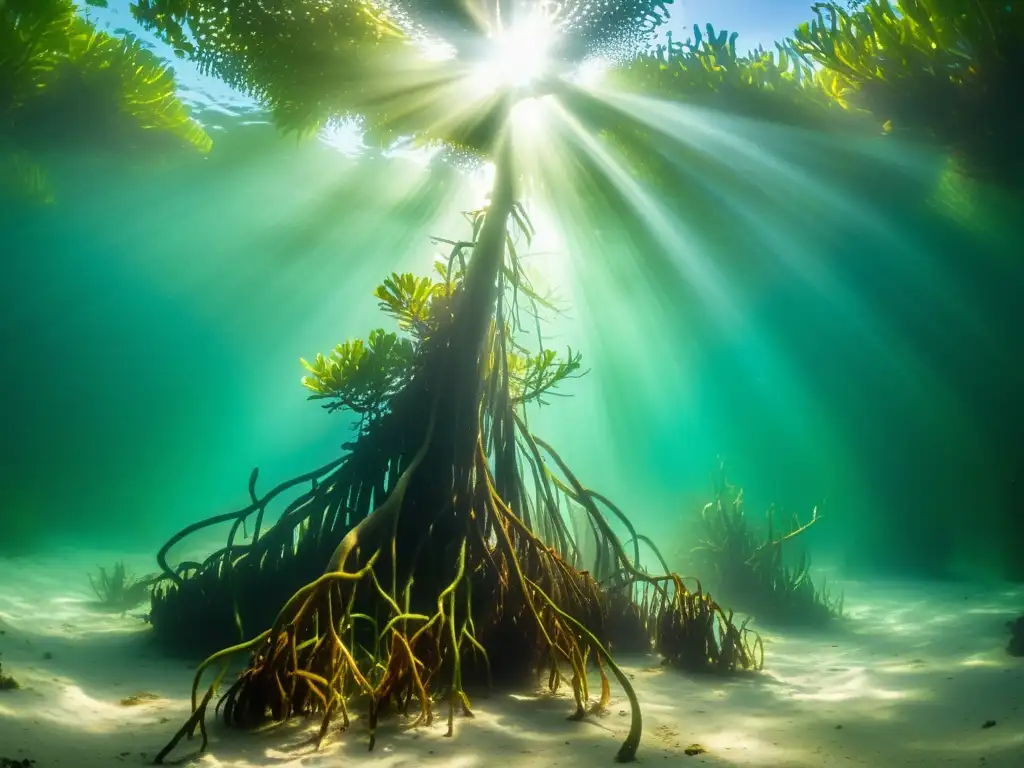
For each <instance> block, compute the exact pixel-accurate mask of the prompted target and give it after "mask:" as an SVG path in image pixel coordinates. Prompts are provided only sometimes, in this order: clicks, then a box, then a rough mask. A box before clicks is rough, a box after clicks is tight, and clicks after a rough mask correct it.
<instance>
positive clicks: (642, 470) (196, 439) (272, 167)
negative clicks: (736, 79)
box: [2, 118, 1021, 575]
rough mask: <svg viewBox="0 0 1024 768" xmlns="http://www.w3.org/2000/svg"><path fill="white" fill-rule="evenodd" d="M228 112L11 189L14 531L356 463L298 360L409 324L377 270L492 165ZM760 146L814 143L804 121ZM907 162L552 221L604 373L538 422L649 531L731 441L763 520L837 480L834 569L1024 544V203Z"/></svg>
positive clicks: (133, 515) (814, 497) (543, 268)
mask: <svg viewBox="0 0 1024 768" xmlns="http://www.w3.org/2000/svg"><path fill="white" fill-rule="evenodd" d="M233 120H234V122H233V123H232V124H231V125H230V126H229V127H228V128H227V129H226V130H225V131H224V132H223V134H222V135H220V136H219V137H218V138H219V140H218V143H217V148H216V149H215V150H214V152H213V153H212V154H211V155H210V156H209V157H208V158H203V159H197V158H186V159H183V160H181V161H180V162H178V163H175V164H172V165H171V166H166V167H145V166H140V165H139V164H136V165H135V166H134V167H132V166H127V165H125V164H123V163H121V162H120V161H119V160H118V158H116V157H71V156H61V155H60V153H59V150H57V151H55V154H56V162H55V163H51V165H53V166H55V167H57V168H58V174H59V178H58V183H59V185H60V189H61V200H60V203H59V204H58V205H56V206H52V207H31V206H30V205H28V204H25V203H23V202H19V201H8V202H7V204H6V205H5V206H4V208H3V214H2V215H3V218H4V220H3V224H4V226H3V232H4V244H5V258H4V267H3V269H4V280H3V281H2V286H3V287H2V290H3V297H2V298H3V325H4V328H5V329H8V332H7V333H6V338H7V341H6V344H7V353H6V354H5V356H4V363H3V365H4V370H3V380H4V382H5V392H6V396H5V400H4V403H5V430H4V431H5V434H7V435H8V436H9V439H8V440H7V441H5V452H6V453H7V456H6V458H5V461H4V462H3V470H2V471H3V474H4V477H3V487H4V489H5V491H6V497H7V501H6V504H5V508H6V509H7V510H9V511H10V512H11V515H10V519H9V521H8V524H7V525H8V528H7V536H6V537H5V539H4V548H5V549H7V550H13V551H19V550H21V549H22V548H23V547H29V548H32V547H38V546H44V545H45V544H44V542H45V541H46V540H48V539H57V540H67V539H68V538H71V539H73V540H76V541H79V540H82V541H89V542H92V543H97V544H98V543H110V544H114V543H117V544H118V545H122V544H123V545H124V546H129V547H133V546H135V545H138V544H139V543H141V542H155V541H158V540H161V539H162V538H164V537H166V536H167V535H169V534H170V533H172V532H173V531H174V530H176V529H177V528H179V527H182V526H183V525H184V524H186V523H187V522H189V521H192V520H194V519H196V518H198V517H202V516H206V515H207V514H212V513H213V512H215V511H218V510H221V509H223V508H225V507H227V506H232V505H235V504H238V503H240V502H242V501H244V500H245V481H246V478H247V477H248V473H249V471H250V470H251V468H252V467H253V466H259V467H260V468H261V472H262V477H263V478H266V482H268V483H269V482H271V480H273V479H274V478H281V479H283V478H284V477H287V476H291V475H292V474H297V473H299V472H300V471H301V470H304V469H305V468H307V467H310V466H313V465H315V464H318V463H321V462H322V461H325V460H326V459H327V458H329V457H331V456H332V455H334V453H335V452H336V450H337V447H338V446H339V445H340V444H341V443H342V442H344V441H345V439H346V428H345V417H344V416H339V415H328V414H326V413H325V412H323V411H322V410H321V409H320V408H318V406H317V404H316V403H311V402H307V401H306V400H305V399H304V390H303V389H302V388H301V386H300V385H299V382H298V380H299V378H300V376H301V375H302V373H303V371H302V369H301V367H300V366H299V364H298V358H299V357H300V356H304V357H311V356H313V355H314V354H315V353H316V352H317V351H321V350H324V349H327V348H329V347H330V346H333V344H335V343H337V342H339V341H342V340H344V339H346V338H350V337H355V336H363V335H365V334H366V333H367V332H368V331H369V330H370V329H371V328H373V327H378V326H379V325H386V324H387V319H386V318H382V317H380V316H379V314H378V313H377V311H376V300H375V299H374V298H373V296H372V290H373V288H374V286H375V285H376V284H377V282H378V281H379V280H380V279H382V278H383V277H384V276H385V275H386V274H387V273H389V272H390V271H392V270H398V271H403V270H415V271H418V272H423V271H426V270H428V269H429V266H430V263H431V261H432V260H433V258H434V257H435V256H436V255H437V253H438V252H439V249H438V247H437V246H434V245H432V244H431V243H430V241H429V237H430V236H431V235H440V236H448V237H460V236H464V232H463V230H462V224H461V223H460V218H459V211H460V210H462V209H465V208H467V207H470V206H471V205H472V204H473V202H475V198H474V195H476V194H478V192H477V191H476V190H477V189H478V188H479V184H478V183H477V182H476V181H475V180H474V179H473V178H472V177H470V176H465V175H463V174H461V172H459V171H457V170H453V169H444V168H442V169H440V170H439V171H438V172H435V173H434V176H433V179H434V180H435V182H436V181H437V180H438V178H441V179H442V180H441V182H440V183H439V184H438V185H437V186H436V187H434V188H430V187H427V186H421V187H420V188H421V190H422V191H421V192H419V193H418V194H417V195H416V196H414V197H413V199H411V200H410V201H407V202H406V203H404V204H403V205H402V206H401V207H395V206H394V205H391V204H388V203H387V202H380V201H388V200H393V199H394V198H395V196H396V195H397V194H398V193H397V192H396V191H395V190H399V189H402V185H409V184H410V183H412V184H416V183H418V182H416V180H417V179H423V180H425V178H426V173H427V171H426V170H425V169H424V167H423V166H422V165H421V164H419V163H417V162H414V161H412V160H405V159H384V158H375V157H361V158H353V157H350V156H348V155H347V154H346V153H343V152H339V151H337V149H336V148H335V147H333V146H330V145H328V144H327V143H324V142H318V141H316V140H312V141H309V142H306V143H303V144H301V145H296V143H295V142H294V140H289V139H281V138H278V137H277V136H276V134H275V133H274V131H273V130H272V129H271V128H270V127H269V126H266V125H260V124H258V123H255V122H254V121H253V120H252V119H251V118H248V119H246V118H234V119H233ZM243 123H252V124H243ZM759 140H760V141H761V142H762V143H761V144H760V146H761V148H762V149H763V150H764V149H766V150H768V151H770V150H771V149H772V148H777V149H778V153H777V154H776V156H780V154H781V156H783V157H785V156H786V155H785V154H784V153H789V154H790V155H791V156H793V157H795V158H796V162H797V163H799V162H800V157H799V154H796V148H795V147H794V146H793V141H792V139H791V138H789V137H788V136H787V135H786V134H785V133H783V132H777V133H776V134H772V133H771V132H767V131H765V132H762V133H761V136H760V139H759ZM866 150H870V151H872V152H877V151H879V150H878V149H877V148H873V147H868V148H866ZM824 151H825V150H821V149H819V150H816V149H815V148H814V147H813V146H810V147H809V148H808V147H807V145H805V148H804V152H805V153H806V155H807V157H808V158H809V159H810V160H812V161H814V160H815V159H816V154H815V153H824ZM884 151H885V152H888V153H889V155H890V156H891V157H890V158H888V159H886V160H885V162H886V163H889V165H888V166H887V167H888V168H889V169H890V170H889V173H890V177H889V178H888V179H887V180H886V181H885V182H884V183H874V182H871V181H870V180H869V181H868V182H867V183H866V184H862V181H861V180H854V181H850V179H848V178H846V177H844V176H843V175H842V173H841V169H840V172H834V173H833V175H831V176H829V175H828V174H826V173H817V174H811V175H809V176H808V177H807V178H808V179H810V181H808V182H807V183H802V182H801V183H796V182H794V183H793V184H792V185H791V189H790V191H789V192H787V193H785V194H784V195H783V196H782V197H781V198H779V197H777V196H773V195H772V194H769V195H766V196H763V197H761V198H758V197H757V196H756V194H753V193H752V194H751V196H750V197H748V198H747V199H740V200H738V201H736V200H734V201H732V202H731V203H730V204H729V206H722V207H721V208H719V209H718V210H719V211H721V215H720V216H719V218H718V220H717V221H714V222H713V226H709V227H706V228H704V229H702V228H701V221H700V220H696V219H690V218H688V215H687V211H686V210H685V209H677V210H672V209H670V208H668V207H666V208H665V211H666V215H667V216H670V217H671V221H672V225H671V226H672V231H671V232H670V233H669V234H668V235H665V236H663V237H662V236H659V237H661V240H660V241H659V237H655V236H652V235H651V233H650V231H647V232H644V231H643V230H642V228H641V229H638V228H637V227H633V228H632V229H627V228H626V227H625V226H623V225H622V224H621V223H617V222H615V220H614V219H612V218H609V217H602V218H601V221H602V223H603V225H602V227H600V228H598V229H597V230H594V229H589V230H588V229H587V227H586V225H585V223H580V222H579V221H577V220H574V219H572V218H571V214H569V215H568V216H567V217H566V219H565V221H566V222H567V226H566V225H564V224H563V225H561V230H562V231H560V228H559V225H558V224H556V223H555V215H553V214H548V215H547V216H546V217H544V216H542V217H541V221H544V222H546V223H547V226H548V232H547V233H546V234H545V232H544V227H543V225H541V233H540V235H539V237H540V239H539V240H538V243H537V247H536V249H535V250H537V251H539V253H538V254H536V255H535V256H532V257H531V259H532V260H528V264H530V265H532V266H531V268H532V269H534V270H535V271H537V272H539V273H540V274H541V276H542V278H543V279H545V280H547V281H548V282H552V281H557V280H559V279H562V280H565V279H566V278H568V281H567V282H565V283H563V285H562V286H556V290H557V294H558V295H559V296H560V297H562V298H563V299H564V300H565V305H566V308H567V312H566V314H565V316H564V317H559V318H555V319H554V320H553V321H552V322H551V324H550V326H549V333H550V336H551V346H553V347H555V348H560V347H561V346H562V345H564V344H570V345H572V346H573V347H574V348H577V349H579V350H581V351H582V352H583V353H584V356H585V364H586V365H587V366H588V367H589V368H590V369H591V373H590V374H589V375H588V376H587V377H585V378H583V379H581V380H578V381H573V382H569V383H568V384H567V385H566V387H567V389H566V390H565V391H566V392H567V393H571V394H572V397H571V398H567V399H556V400H555V402H554V405H553V406H552V407H550V408H547V409H544V410H543V411H542V412H541V413H539V414H538V415H537V416H536V419H537V420H536V421H535V422H534V424H535V426H536V428H537V430H538V432H539V433H540V434H542V435H544V436H545V437H546V439H549V440H550V441H553V442H555V443H556V444H557V445H558V446H560V448H561V450H562V451H563V453H564V454H565V455H566V457H567V458H568V459H569V460H570V462H571V463H572V465H573V466H574V467H575V469H576V471H577V472H578V473H579V474H580V475H581V476H582V477H584V478H590V480H588V482H590V483H591V484H592V485H594V486H595V487H599V488H601V489H602V490H603V491H605V492H606V493H607V494H608V495H610V496H612V497H613V498H614V499H616V500H618V501H619V502H620V503H621V504H622V505H623V506H624V507H625V508H627V509H628V510H629V514H630V515H631V516H634V517H635V519H636V521H637V522H638V524H639V525H641V527H644V528H646V529H648V530H654V531H658V532H666V533H668V532H670V531H672V530H673V527H674V525H675V522H676V520H677V518H678V516H679V514H680V510H681V509H683V508H692V507H693V506H695V505H696V504H697V503H698V502H701V503H702V501H701V500H703V499H706V497H707V494H708V491H709V483H708V479H707V478H708V473H709V472H710V470H711V469H713V468H714V466H715V464H716V459H717V457H718V456H719V455H721V456H723V457H725V458H726V459H727V461H728V462H729V465H730V467H731V474H732V476H733V477H734V479H735V480H736V482H739V483H741V484H742V485H744V486H745V487H746V489H747V500H748V503H749V505H750V507H751V508H753V509H759V508H765V507H767V505H768V504H769V503H773V502H774V503H777V504H779V505H781V506H782V507H783V508H785V509H787V510H792V511H794V512H798V513H799V514H801V516H803V515H805V514H808V513H809V511H810V509H811V507H812V506H813V505H814V504H815V503H818V502H819V501H821V500H822V499H827V500H828V507H827V508H828V512H829V515H828V519H827V522H825V523H823V524H822V525H820V526H818V527H817V529H815V530H814V531H812V532H809V533H808V536H807V539H808V542H809V543H812V544H815V545H820V546H821V547H823V548H824V549H827V550H830V552H831V555H832V556H833V558H834V559H836V560H837V562H838V563H849V564H851V565H857V564H865V565H868V564H870V565H878V566H884V567H886V568H897V569H899V568H904V567H905V568H907V569H909V570H911V571H913V570H915V569H923V570H924V571H927V572H929V573H930V574H933V575H934V574H939V573H945V572H947V571H949V569H950V568H953V567H954V566H955V567H963V565H964V564H963V562H961V561H962V560H963V559H964V558H966V559H967V560H969V561H971V562H972V563H974V564H975V565H974V566H972V567H978V568H990V567H995V568H996V570H997V571H998V570H1000V567H999V566H993V563H994V562H999V561H1000V560H1001V561H1003V562H1005V561H1006V559H1007V558H1008V557H1009V555H1010V553H1008V552H1000V553H995V552H994V551H993V549H992V547H998V545H997V541H998V539H999V537H1000V532H1001V531H1005V530H1007V528H1006V526H1007V525H1009V523H1006V522H1005V511H1006V510H1007V509H1008V506H1007V505H1009V504H1011V503H1012V488H1013V486H1012V481H1013V478H1014V474H1013V473H1014V471H1015V468H1016V465H1015V463H1014V461H1015V460H1014V459H1013V458H1012V453H1011V452H1010V450H1009V448H1010V447H1011V446H1012V444H1013V443H1012V438H1013V435H1014V434H1016V432H1015V425H1016V424H1017V423H1018V422H1017V421H1016V419H1017V416H1016V413H1017V411H1016V407H1015V405H1014V399H1013V398H1014V394H1013V393H1014V392H1015V391H1016V387H1017V386H1018V383H1019V382H1020V377H1021V371H1020V364H1019V359H1020V358H1019V356H1017V354H1016V350H1019V339H1018V338H1017V334H1016V332H1015V331H1014V330H1013V328H1014V327H1015V326H1014V325H1013V318H1014V317H1015V310H1014V299H1013V296H1014V295H1015V294H1014V292H1015V290H1016V289H1017V288H1018V287H1019V285H1020V275H1019V271H1018V270H1017V267H1016V265H1015V264H1014V263H1013V261H1012V259H1013V254H1014V253H1015V250H1014V249H1015V247H1016V245H1015V242H1016V241H1015V240H1014V239H1013V238H1014V232H1015V230H1014V229H1013V227H1014V226H1015V225H1016V222H1014V221H1012V220H1011V219H1010V218H1009V216H1005V217H1003V218H1000V216H999V214H998V209H994V208H987V209H986V210H984V211H982V212H981V213H980V214H978V216H977V218H976V219H975V221H974V222H973V224H974V226H973V227H965V226H962V225H961V224H960V223H958V222H957V221H956V220H955V219H954V218H952V217H951V216H950V215H949V210H948V209H947V208H946V207H944V206H943V205H939V204H929V203H928V202H927V201H928V199H929V197H932V196H933V189H934V184H935V182H936V179H937V178H938V174H939V170H940V168H941V165H940V161H939V160H938V159H936V158H931V159H929V158H927V157H924V158H922V157H919V156H917V155H914V154H911V153H910V151H909V150H904V149H903V148H897V149H896V150H892V149H891V148H886V149H885V150H884ZM858 152H860V150H858ZM852 156H853V157H854V158H856V157H858V156H860V155H858V154H857V153H853V154H852ZM847 162H848V167H849V168H853V167H854V161H853V160H849V161H847ZM895 162H900V163H902V164H903V166H904V167H903V169H902V170H901V169H900V168H899V166H896V165H895V164H894V163H895ZM793 167H796V168H799V167H800V166H799V165H794V166H793ZM757 172H758V173H761V174H764V184H765V185H766V186H774V187H779V183H778V182H777V181H775V180H773V179H772V178H770V175H769V172H768V171H765V170H764V169H763V168H762V169H760V170H759V171H757ZM410 179H412V180H413V181H412V182H410ZM801 184H802V186H801ZM858 185H859V188H858ZM865 187H866V188H870V189H873V190H874V191H875V193H876V194H884V193H885V192H886V191H888V192H889V193H890V194H889V196H888V197H878V198H876V199H867V198H864V197H861V196H859V192H861V191H863V189H864V188H865ZM431 189H432V190H433V191H430V192H429V193H428V192H427V190H431ZM915 195H918V196H919V197H918V198H915V197H914V196H915ZM611 215H614V214H610V215H609V216H611ZM730 216H733V217H736V218H734V219H733V220H741V221H744V222H745V226H744V227H733V226H730V225H729V224H728V221H729V217H730ZM703 221H704V223H707V222H708V221H709V219H708V218H707V217H704V218H703ZM608 222H610V223H608ZM979 223H982V224H984V226H983V227H982V228H981V229H980V230H979V228H978V224H979ZM680 233H686V234H687V237H688V238H689V239H688V240H685V241H678V240H672V238H674V237H678V236H679V234H680ZM545 238H547V242H545V240H544V239H545ZM549 246H550V247H549ZM545 251H547V253H545ZM695 264H696V265H698V266H699V265H707V266H710V267H711V268H713V270H712V269H709V270H706V271H705V272H703V273H701V272H699V270H698V269H697V268H695V267H694V265H695ZM700 269H704V267H700ZM712 271H713V272H714V273H716V275H713V276H712V277H708V274H709V273H711V272H712ZM702 274H703V277H702V276H701V275H702ZM701 280H703V281H704V284H702V283H701ZM712 285H713V286H716V287H715V289H714V290H716V291H718V294H715V293H713V291H712V290H711V289H710V288H708V286H712ZM968 510H969V512H968ZM39 519H45V520H47V521H48V523H47V525H44V526H40V525H38V522H37V521H38V520H39ZM993 558H995V560H994V559H993Z"/></svg>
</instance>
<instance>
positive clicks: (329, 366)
mask: <svg viewBox="0 0 1024 768" xmlns="http://www.w3.org/2000/svg"><path fill="white" fill-rule="evenodd" d="M439 242H444V243H447V244H449V245H451V246H452V248H451V251H450V253H449V254H448V255H447V257H446V258H441V259H438V260H437V261H436V262H435V263H434V274H433V275H425V276H417V275H414V274H412V273H401V274H399V273H397V272H394V273H392V274H391V275H390V276H389V277H388V278H386V279H385V280H384V281H383V282H382V283H381V284H380V285H379V286H377V288H376V290H375V291H374V296H376V297H377V299H378V306H379V308H380V310H381V311H382V312H384V313H385V314H387V315H389V316H391V318H393V319H394V321H395V323H396V325H397V326H398V331H397V332H395V331H391V332H389V331H386V330H384V329H382V328H377V329H375V330H373V331H371V332H370V334H369V336H368V338H367V340H366V341H365V342H364V341H363V340H362V339H354V340H350V341H346V342H344V343H342V344H338V345H337V346H336V347H335V348H334V349H333V350H331V351H330V352H329V353H328V354H326V355H325V354H323V353H318V354H317V355H316V357H315V358H313V360H312V361H308V360H306V359H304V358H303V359H302V360H301V362H302V365H303V366H304V367H305V369H306V371H307V375H306V376H304V377H303V378H302V385H303V386H304V387H305V388H306V389H307V390H309V391H310V392H311V393H312V394H311V395H310V396H309V399H310V400H325V401H327V402H326V403H325V404H324V408H326V409H327V410H328V411H335V410H339V409H344V410H347V411H350V412H352V413H355V414H357V415H358V416H359V417H360V428H361V429H367V428H369V426H370V425H371V424H373V423H374V422H375V421H376V420H377V419H379V418H380V417H381V416H383V415H384V414H385V413H387V412H388V408H389V404H390V402H391V399H392V398H393V397H394V396H395V395H396V394H398V392H399V391H401V389H402V388H403V387H405V386H406V385H407V384H408V383H409V382H410V381H411V380H412V378H413V376H414V375H415V372H416V370H417V363H418V361H419V359H420V356H421V354H422V353H423V350H424V347H425V345H426V344H427V343H428V342H429V341H430V340H431V339H432V338H434V337H435V335H436V334H437V333H438V332H439V331H440V330H441V329H442V327H443V326H446V325H447V324H448V323H450V322H451V321H452V319H453V317H454V311H455V307H456V305H457V303H458V300H459V298H460V296H461V290H462V280H463V276H464V274H465V251H466V250H471V249H472V247H473V243H472V242H451V241H445V240H441V241H439ZM513 264H514V265H515V264H517V260H515V259H514V260H513ZM516 274H517V270H515V269H512V270H510V269H508V268H506V273H505V279H506V280H509V281H511V280H516V279H517V278H516ZM515 285H517V288H516V290H519V291H522V292H523V293H524V294H525V295H526V296H527V297H530V298H531V299H532V298H538V299H539V297H535V296H534V294H533V293H532V290H531V289H530V288H529V286H528V284H526V283H525V282H522V281H519V282H516V283H515ZM511 330H512V329H511V328H510V327H506V338H507V339H512V336H513V334H512V333H511ZM505 357H506V361H505V364H506V365H507V370H508V374H509V390H510V396H511V398H512V401H513V404H516V405H520V404H525V403H529V402H537V403H540V404H545V403H546V402H547V401H546V398H547V397H549V396H551V395H553V394H555V392H554V390H555V389H556V388H557V387H558V385H559V384H560V383H562V382H563V381H565V380H567V379H571V378H578V377H579V376H582V375H583V374H584V371H582V356H581V354H580V353H579V352H573V350H572V349H571V348H570V349H569V350H568V352H567V354H566V356H565V357H564V358H563V357H560V356H559V355H558V354H557V353H555V352H554V351H552V350H549V349H544V348H541V349H540V351H539V352H536V353H534V352H531V351H530V350H528V349H527V348H526V347H524V346H522V345H520V344H518V343H516V342H514V341H512V342H511V343H510V344H509V346H508V348H507V349H506V352H505ZM499 362H500V361H497V360H491V362H490V365H491V366H494V365H497V364H499Z"/></svg>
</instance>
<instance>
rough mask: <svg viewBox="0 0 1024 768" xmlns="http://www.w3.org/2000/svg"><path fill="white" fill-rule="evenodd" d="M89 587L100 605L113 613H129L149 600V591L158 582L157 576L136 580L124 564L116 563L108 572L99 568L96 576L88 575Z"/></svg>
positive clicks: (101, 567)
mask: <svg viewBox="0 0 1024 768" xmlns="http://www.w3.org/2000/svg"><path fill="white" fill-rule="evenodd" d="M88 577H89V586H90V587H92V591H93V592H94V593H95V594H96V597H97V598H98V599H99V602H100V605H101V606H102V607H104V608H106V609H109V610H113V611H127V610H128V609H130V608H134V607H135V606H137V605H139V604H140V603H142V602H144V601H145V600H147V599H148V598H149V590H150V588H151V587H152V586H153V583H154V582H155V581H156V578H157V577H156V576H155V575H149V576H143V577H142V578H139V579H136V578H135V577H134V576H132V575H131V574H130V573H128V571H127V569H126V568H125V567H124V562H117V563H114V566H113V567H112V568H111V569H110V570H109V571H107V569H106V568H104V567H103V566H98V567H97V569H96V576H95V577H94V576H93V575H92V574H91V573H90V574H88Z"/></svg>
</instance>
